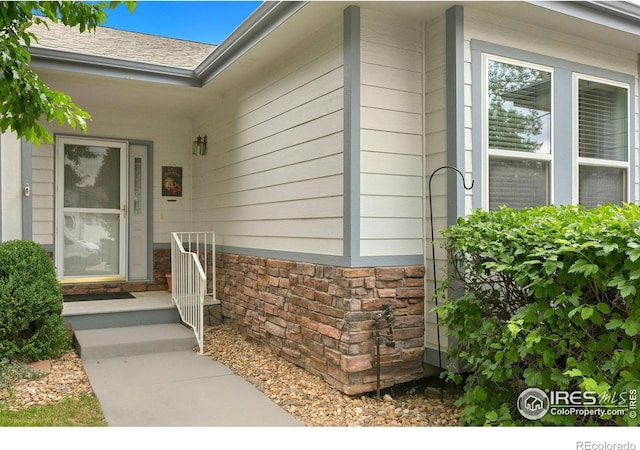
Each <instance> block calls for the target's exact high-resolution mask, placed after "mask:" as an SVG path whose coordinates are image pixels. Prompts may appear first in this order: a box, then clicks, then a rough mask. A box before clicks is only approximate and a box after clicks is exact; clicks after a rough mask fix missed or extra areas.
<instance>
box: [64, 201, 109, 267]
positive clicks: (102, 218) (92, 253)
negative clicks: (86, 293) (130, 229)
mask: <svg viewBox="0 0 640 450" xmlns="http://www.w3.org/2000/svg"><path fill="white" fill-rule="evenodd" d="M119 219H120V218H119V215H117V214H95V213H85V212H76V213H68V212H67V213H65V214H64V274H65V276H105V275H117V274H118V273H119V260H120V254H119V248H120V232H119Z"/></svg>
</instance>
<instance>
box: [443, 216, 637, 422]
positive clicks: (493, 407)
mask: <svg viewBox="0 0 640 450" xmlns="http://www.w3.org/2000/svg"><path fill="white" fill-rule="evenodd" d="M443 235H444V236H445V238H446V242H445V244H444V246H445V247H446V249H447V250H448V252H449V260H450V264H449V267H452V268H453V272H454V273H453V274H451V275H450V281H449V283H448V285H447V286H444V288H443V289H441V291H440V294H441V295H442V293H444V292H447V293H448V294H449V295H450V296H451V297H452V298H454V297H456V296H459V298H457V299H455V300H449V301H448V302H446V303H445V304H444V305H443V306H441V307H439V309H438V310H439V313H440V314H441V318H442V323H443V324H444V325H446V327H447V328H448V331H449V333H450V335H451V336H452V337H453V338H454V339H455V341H456V342H458V343H459V345H458V346H457V348H454V349H452V350H451V351H450V356H451V357H452V358H459V359H460V360H461V362H463V363H466V364H468V367H469V369H470V371H469V376H468V378H467V379H466V382H465V392H464V395H463V397H462V398H461V400H460V406H463V411H462V413H461V419H462V421H463V422H464V423H466V424H470V425H483V424H484V425H492V424H501V425H505V424H517V425H540V424H564V425H586V424H614V423H615V424H622V425H638V424H639V423H640V422H639V421H638V418H637V417H636V416H635V414H633V413H627V414H625V415H624V416H623V417H616V416H613V417H612V416H604V417H597V416H588V417H584V416H583V417H581V416H576V415H567V416H560V415H552V414H546V415H545V416H544V417H542V418H541V419H539V420H535V421H531V420H528V419H525V418H523V417H522V416H521V415H520V413H519V412H518V410H517V408H516V402H517V398H518V395H519V394H520V393H521V392H522V391H523V390H524V389H525V388H528V387H535V388H539V389H541V390H543V391H545V392H549V391H558V390H566V391H581V392H586V391H592V392H596V393H597V395H598V399H599V400H602V402H604V403H606V402H609V403H612V401H613V403H615V404H619V403H620V402H623V399H622V398H621V397H620V395H622V396H623V397H625V396H626V402H629V398H628V396H629V393H630V392H633V391H634V390H635V392H637V390H638V388H640V352H639V348H638V347H639V344H640V208H639V207H638V206H637V205H624V206H614V205H608V206H602V207H598V208H594V209H591V210H585V209H584V208H582V207H576V206H572V207H553V206H549V207H540V208H533V209H525V210H522V211H514V210H510V209H507V208H505V209H502V210H500V211H494V212H481V211H478V212H476V213H474V214H472V215H471V216H469V217H468V218H466V219H460V220H459V221H458V223H457V224H456V225H454V226H452V227H450V228H448V229H447V230H445V231H444V232H443ZM454 285H457V286H460V287H461V289H460V290H459V291H458V292H456V291H454V290H453V288H452V286H454ZM447 375H448V376H449V377H450V378H454V379H460V377H459V375H457V374H455V373H454V372H453V371H449V372H448V374H447ZM625 393H626V394H625ZM607 396H608V398H607ZM615 396H617V398H616V397H615ZM623 403H624V402H623ZM626 404H627V405H628V404H629V403H626Z"/></svg>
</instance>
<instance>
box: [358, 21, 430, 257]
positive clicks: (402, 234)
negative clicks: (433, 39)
mask: <svg viewBox="0 0 640 450" xmlns="http://www.w3.org/2000/svg"><path fill="white" fill-rule="evenodd" d="M360 44H361V52H360V57H361V63H360V76H361V87H360V99H361V107H360V125H361V133H360V146H361V148H360V150H361V151H360V172H361V174H360V254H361V255H362V256H390V255H416V254H422V251H423V248H422V247H423V241H422V239H423V236H424V231H423V228H424V227H423V201H422V192H423V177H424V173H423V169H422V163H423V158H422V130H423V114H422V110H423V107H422V101H423V95H422V43H421V28H420V24H419V23H418V22H413V21H407V20H404V19H401V18H397V17H392V16H389V15H386V14H381V13H378V12H375V11H371V10H368V9H366V8H363V9H362V11H361V42H360Z"/></svg>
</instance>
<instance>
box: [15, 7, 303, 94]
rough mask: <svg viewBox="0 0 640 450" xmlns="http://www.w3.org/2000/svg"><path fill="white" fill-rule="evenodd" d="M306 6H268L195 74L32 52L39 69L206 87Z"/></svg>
mask: <svg viewBox="0 0 640 450" xmlns="http://www.w3.org/2000/svg"><path fill="white" fill-rule="evenodd" d="M306 4H307V2H288V1H280V2H264V3H263V4H262V5H261V6H260V7H259V8H258V9H257V10H256V11H254V13H253V14H251V15H250V16H249V17H248V18H247V19H246V20H245V21H244V22H243V23H242V24H240V26H239V27H238V28H236V30H234V31H233V32H232V33H231V35H229V37H228V38H226V39H225V40H224V41H223V42H222V44H220V45H219V46H217V47H216V48H215V50H214V51H213V52H211V54H210V55H209V56H208V57H206V58H205V59H204V61H202V63H200V64H199V65H198V66H197V67H196V68H195V69H194V70H190V69H181V68H175V67H169V66H162V65H159V64H148V63H141V62H137V61H129V60H123V59H117V58H110V57H106V56H96V55H87V54H83V53H77V52H69V51H64V50H55V49H48V48H42V47H31V48H29V49H28V50H29V53H30V54H31V65H32V66H33V67H36V68H47V69H55V70H65V71H73V72H79V73H87V74H93V75H101V76H110V77H117V78H128V79H134V80H140V81H152V82H158V83H167V84H174V85H180V86H194V87H202V86H204V85H205V84H206V83H208V82H209V81H211V80H212V79H213V78H215V77H216V76H217V75H219V74H220V73H222V72H223V71H224V70H225V69H226V68H227V67H229V66H230V65H231V64H232V63H233V62H234V61H236V60H237V59H238V58H239V57H240V56H242V55H243V54H244V53H246V52H247V51H248V50H249V49H251V48H252V47H253V46H254V45H255V44H256V43H258V42H260V41H261V40H262V39H263V38H264V37H265V36H267V35H268V34H269V33H270V32H271V31H272V30H274V29H275V28H277V27H278V26H279V25H280V24H281V23H283V22H284V21H285V20H287V19H288V18H289V17H291V16H292V15H293V14H295V13H296V12H297V11H298V10H300V9H301V8H302V7H303V6H304V5H306Z"/></svg>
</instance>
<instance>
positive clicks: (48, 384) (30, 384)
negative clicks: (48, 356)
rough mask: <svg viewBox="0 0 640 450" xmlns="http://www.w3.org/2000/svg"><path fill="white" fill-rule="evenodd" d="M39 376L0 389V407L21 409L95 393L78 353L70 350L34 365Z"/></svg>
mask: <svg viewBox="0 0 640 450" xmlns="http://www.w3.org/2000/svg"><path fill="white" fill-rule="evenodd" d="M32 369H33V370H34V372H35V373H36V378H28V379H18V380H15V381H14V382H13V383H12V384H11V386H9V387H8V388H6V389H0V407H3V408H4V409H6V410H9V411H17V410H20V409H24V408H28V407H30V406H42V405H47V404H51V403H57V402H60V401H62V400H63V399H64V398H65V396H80V395H82V394H90V395H91V394H93V390H92V389H91V384H90V383H89V378H87V374H86V373H85V371H84V367H83V366H82V361H81V360H80V358H79V357H78V355H77V354H76V353H75V352H73V351H69V352H67V353H65V354H64V355H62V356H61V357H60V358H57V359H52V360H49V361H39V362H38V363H35V364H33V365H32Z"/></svg>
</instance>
